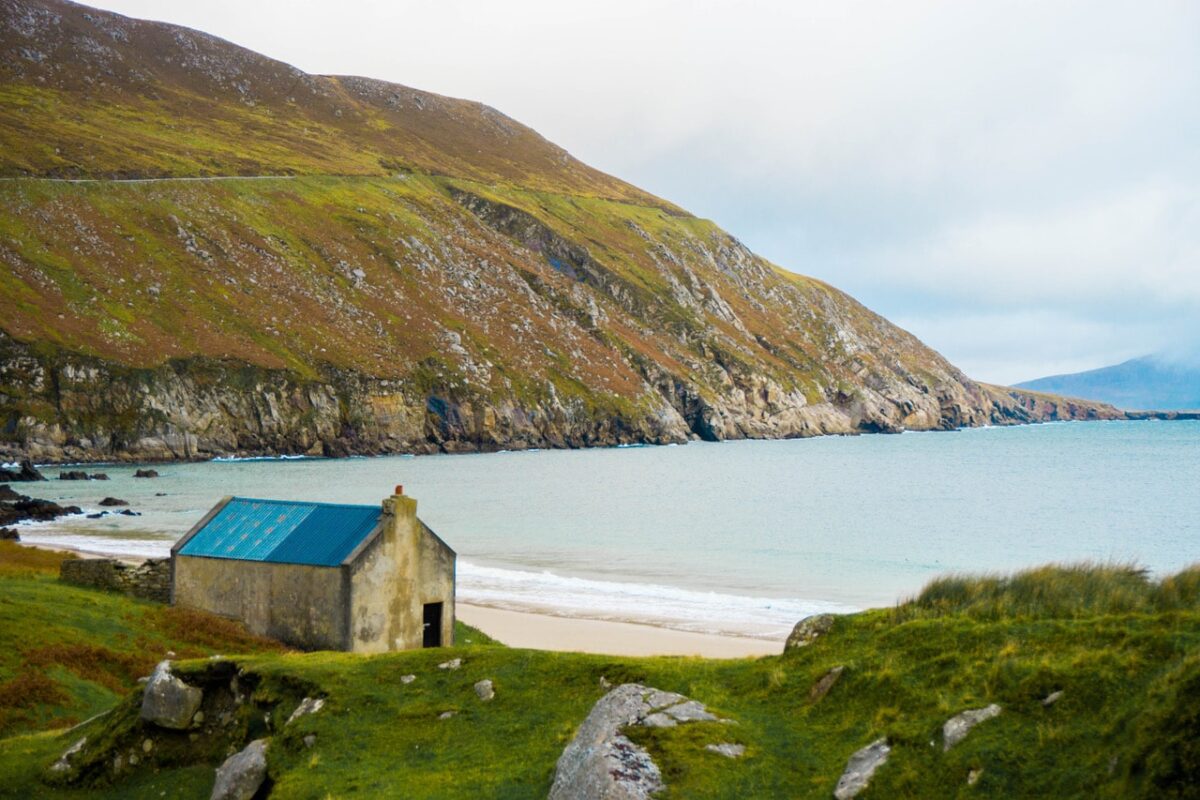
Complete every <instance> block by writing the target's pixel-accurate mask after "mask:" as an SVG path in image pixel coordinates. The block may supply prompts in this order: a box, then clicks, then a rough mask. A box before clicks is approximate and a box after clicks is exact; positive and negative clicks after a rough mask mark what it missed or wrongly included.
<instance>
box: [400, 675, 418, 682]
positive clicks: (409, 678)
mask: <svg viewBox="0 0 1200 800" xmlns="http://www.w3.org/2000/svg"><path fill="white" fill-rule="evenodd" d="M416 679H417V676H416V675H401V676H400V682H401V683H403V684H409V683H412V682H413V681H415V680H416Z"/></svg>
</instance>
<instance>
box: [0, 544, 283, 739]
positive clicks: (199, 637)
mask: <svg viewBox="0 0 1200 800" xmlns="http://www.w3.org/2000/svg"><path fill="white" fill-rule="evenodd" d="M62 559H63V554H61V553H55V552H50V551H44V550H35V549H33V548H28V547H21V546H20V545H16V544H13V543H12V542H3V541H0V582H2V584H3V591H2V592H0V620H3V622H2V623H0V737H4V736H9V735H12V734H13V733H16V732H28V731H31V730H33V731H36V730H42V729H50V728H61V727H63V726H69V725H74V724H76V723H78V722H80V721H82V720H85V719H88V718H89V717H92V716H94V715H95V714H98V713H99V712H101V711H104V710H106V709H108V708H111V707H112V705H113V704H114V703H115V702H116V701H117V700H118V699H119V698H120V697H122V696H124V695H125V694H126V693H127V692H128V691H129V690H130V689H132V688H133V687H134V686H136V685H137V679H138V678H139V677H141V676H143V675H148V674H149V672H150V670H151V669H152V668H153V667H154V665H155V664H156V663H158V662H159V661H161V660H162V659H163V657H164V655H165V654H166V653H168V652H174V653H175V654H176V655H177V656H178V657H180V658H202V657H206V656H210V655H214V654H218V653H228V652H236V653H258V652H280V651H282V650H283V649H284V648H282V647H281V646H280V645H279V644H278V643H277V642H274V641H271V640H267V639H262V638H259V637H256V636H251V635H249V634H247V633H246V631H245V630H244V629H243V628H242V627H241V626H240V625H236V624H234V623H231V622H229V621H227V620H223V619H219V618H216V617H212V616H209V615H207V614H199V613H195V612H189V611H185V610H183V609H175V608H167V607H164V606H161V605H158V604H157V603H149V602H141V601H138V600H132V599H129V598H127V597H124V596H121V595H116V594H107V593H104V592H94V591H89V590H87V589H81V588H78V587H74V586H67V585H65V584H61V583H59V582H58V565H59V563H60V562H61V561H62Z"/></svg>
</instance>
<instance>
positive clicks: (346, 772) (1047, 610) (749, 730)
mask: <svg viewBox="0 0 1200 800" xmlns="http://www.w3.org/2000/svg"><path fill="white" fill-rule="evenodd" d="M1192 576H1193V573H1192V572H1186V573H1183V574H1181V575H1180V576H1176V577H1175V578H1172V579H1167V580H1165V581H1162V582H1154V581H1151V580H1148V579H1147V578H1146V576H1145V575H1144V574H1142V573H1139V572H1137V571H1136V570H1125V569H1110V568H1097V567H1081V568H1068V569H1045V570H1040V571H1035V572H1031V573H1026V574H1023V575H1021V576H1016V577H1013V578H986V579H965V578H954V579H948V581H954V582H955V583H953V584H951V583H948V582H947V581H941V582H937V583H935V584H934V585H932V586H931V587H929V589H928V590H927V591H926V592H925V593H923V594H922V595H921V596H920V597H918V598H917V599H915V600H913V601H912V602H910V603H906V604H903V605H901V606H899V607H897V608H895V609H886V610H877V611H870V612H865V613H862V614H856V615H852V616H847V617H839V618H837V619H836V620H834V622H833V625H832V627H831V628H830V629H829V630H828V632H827V633H825V634H824V635H822V636H820V637H818V638H817V639H816V640H815V641H814V642H813V643H812V644H810V645H808V646H805V647H801V648H797V649H793V650H790V651H788V652H786V653H784V654H782V655H780V656H777V657H769V658H762V659H757V660H749V659H748V660H735V661H713V660H703V659H689V658H613V657H605V656H590V655H582V654H566V653H549V652H540V651H529V650H515V649H508V648H504V647H497V646H493V645H491V644H488V643H482V644H481V643H480V641H481V639H480V638H479V637H478V635H477V634H476V635H473V634H471V633H470V632H467V633H466V634H465V635H463V636H462V638H461V640H460V641H461V642H462V643H461V644H460V646H459V647H456V648H453V649H440V650H425V651H416V652H408V653H395V654H388V655H381V656H372V657H362V656H353V655H349V654H341V653H315V654H297V653H258V654H247V655H244V656H242V655H238V656H235V655H232V654H230V653H227V657H226V658H225V659H222V660H218V661H212V660H197V661H189V662H183V663H180V664H178V665H177V671H178V673H179V674H181V675H183V676H184V677H185V678H187V679H188V680H189V681H192V682H195V683H196V684H197V685H200V684H204V683H205V682H206V681H207V682H209V683H211V682H212V681H213V680H215V677H219V676H218V673H221V672H222V671H224V673H225V674H231V673H232V672H234V671H236V672H237V674H238V675H239V681H240V682H241V684H242V685H243V686H244V687H251V688H247V689H246V691H247V692H248V695H249V697H248V699H247V701H246V703H245V705H244V706H242V707H240V709H241V710H239V711H238V716H237V719H236V721H234V722H231V723H230V728H229V730H230V731H231V732H232V733H231V734H230V735H231V736H232V737H234V738H235V739H236V741H231V742H229V743H228V744H229V746H230V747H240V746H241V745H242V744H244V743H245V740H246V739H248V738H259V737H263V736H268V737H270V739H271V744H270V746H269V749H268V763H269V776H270V781H271V784H270V796H271V797H272V798H308V797H314V798H324V797H348V796H354V795H357V796H364V797H377V796H389V795H392V794H402V795H403V796H406V797H431V798H432V797H446V798H457V797H498V798H526V797H544V796H545V795H546V793H547V791H548V789H549V786H550V783H551V781H552V779H553V775H554V767H555V762H556V760H557V758H558V756H559V754H560V753H561V752H562V750H563V748H564V746H565V745H566V744H567V743H568V742H569V741H570V739H571V737H572V736H573V735H574V732H575V730H576V728H577V727H578V726H579V724H580V722H581V721H582V720H583V719H584V717H585V716H586V715H587V714H588V711H589V710H590V709H591V707H592V705H593V704H594V703H595V702H596V701H597V700H598V699H599V698H600V697H602V696H603V695H604V694H605V692H606V691H607V690H606V688H605V686H606V685H607V684H612V685H616V684H619V683H625V682H638V683H642V684H645V685H648V686H655V687H658V688H661V689H665V690H668V691H675V692H680V693H683V694H686V695H687V696H689V697H692V698H695V699H697V700H700V701H702V702H704V703H706V704H707V705H708V707H709V708H710V709H711V710H712V711H713V712H714V713H716V714H717V715H718V716H720V717H723V718H728V719H731V720H734V721H735V722H736V724H720V723H704V724H695V725H687V726H679V727H676V728H665V729H647V728H639V729H637V730H636V732H631V734H630V735H631V736H632V737H633V738H634V739H635V741H636V742H637V743H639V744H641V745H643V746H645V747H646V748H647V749H648V751H649V752H650V754H651V755H652V756H653V758H654V760H655V761H656V763H657V764H658V765H659V766H660V767H661V769H662V773H663V777H664V780H665V782H666V785H667V788H666V790H665V791H664V793H663V794H662V795H659V796H661V797H668V798H670V797H687V798H694V797H700V798H708V797H738V798H745V797H829V796H831V794H832V791H833V788H834V786H835V784H836V783H837V780H838V777H839V775H840V774H841V772H842V770H843V768H844V766H845V764H846V761H847V759H848V758H849V756H850V755H851V754H852V753H854V752H855V751H856V750H858V749H859V748H861V747H863V746H864V745H866V744H867V743H869V742H871V741H874V740H876V739H879V738H881V737H886V738H887V739H888V741H889V742H890V744H891V747H892V753H891V756H890V759H889V761H888V762H887V763H886V764H885V765H884V766H883V767H881V768H880V769H879V770H878V772H877V773H876V774H875V776H874V777H873V779H872V781H871V784H870V787H869V788H868V789H867V790H866V792H864V793H863V794H862V795H860V796H861V797H933V796H938V797H943V796H947V795H958V794H962V795H979V796H991V797H1029V796H1054V797H1078V796H1084V795H1090V796H1095V797H1130V796H1133V797H1164V796H1165V797H1171V796H1174V797H1189V796H1196V795H1197V789H1196V785H1197V782H1198V781H1200V766H1198V756H1200V749H1198V748H1197V745H1196V744H1195V743H1196V742H1197V741H1200V737H1198V734H1200V718H1198V715H1197V713H1196V710H1195V709H1196V708H1197V707H1200V703H1198V701H1200V610H1198V607H1197V602H1196V593H1195V592H1194V591H1192V589H1190V588H1186V587H1191V586H1194V585H1195V584H1194V582H1193V581H1192ZM3 580H4V582H5V589H6V590H7V588H8V587H9V585H12V584H14V583H17V584H19V583H21V582H22V581H27V580H28V579H27V578H19V579H15V578H12V577H5V578H4V579H3ZM1080 585H1086V586H1089V587H1091V589H1092V590H1093V591H1092V594H1091V595H1090V599H1088V600H1087V602H1086V603H1082V604H1077V605H1076V606H1064V605H1063V604H1062V603H1063V601H1064V600H1065V599H1066V598H1067V597H1068V593H1066V592H1065V590H1066V589H1067V588H1068V587H1075V588H1074V589H1072V590H1071V591H1076V590H1078V588H1079V586H1080ZM951 586H953V587H954V591H950V590H949V587H951ZM46 588H51V587H50V585H49V584H46ZM1106 593H1108V594H1107V599H1105V598H1106ZM5 594H6V596H10V595H9V593H8V592H7V591H6V593H5ZM1134 596H1138V597H1141V600H1139V601H1136V602H1133V601H1131V598H1132V597H1134ZM1038 597H1043V598H1045V601H1044V602H1039V601H1038V600H1037V599H1036V598H1038ZM100 598H103V599H104V601H106V602H107V601H109V600H111V601H112V602H114V603H117V604H128V605H133V604H132V603H131V602H130V601H126V600H123V599H121V598H108V597H106V596H104V595H96V594H94V593H89V592H83V591H78V592H63V593H61V594H58V595H56V596H55V600H54V606H55V607H56V608H58V609H60V610H61V612H62V613H63V614H64V615H67V616H70V615H73V614H74V613H76V610H74V607H75V606H76V605H86V604H87V603H90V602H100ZM42 602H44V601H39V600H37V599H32V600H29V601H27V603H28V604H27V605H25V606H24V607H23V608H22V609H21V612H22V613H23V614H24V615H25V616H26V617H27V618H30V619H32V618H37V617H35V615H37V614H48V613H49V611H48V609H47V607H46V606H44V605H42V604H41V603H42ZM1131 602H1132V605H1131ZM139 607H140V606H139ZM8 618H9V617H8V616H7V615H6V617H5V619H6V620H7V619H8ZM10 624H11V623H10ZM468 639H470V640H472V641H471V643H469V644H467V643H465V640H468ZM451 658H459V659H461V666H460V667H459V668H458V669H442V668H439V664H443V663H445V662H447V661H448V660H449V659H451ZM835 667H843V668H844V670H843V672H842V673H841V676H840V679H839V680H838V681H837V682H836V683H834V684H833V686H832V688H830V689H829V691H828V693H827V694H825V695H824V696H823V697H814V693H813V688H814V686H815V685H816V684H817V683H818V682H819V681H820V680H821V678H822V677H824V676H826V675H828V674H829V673H830V671H831V670H832V669H834V668H835ZM408 675H412V676H415V677H414V678H413V679H412V680H411V681H410V682H407V683H406V682H405V681H404V680H403V678H404V677H405V676H408ZM485 678H487V679H491V680H492V681H493V683H494V686H495V699H493V700H491V701H488V702H485V701H482V700H481V699H480V698H479V697H478V696H477V695H476V693H475V691H474V688H473V687H474V685H475V683H476V682H477V681H480V680H481V679H485ZM602 679H603V680H602ZM1056 692H1061V694H1059V695H1057V700H1056V702H1052V703H1050V704H1046V703H1045V702H1044V701H1045V699H1046V698H1047V697H1048V696H1051V695H1052V694H1053V693H1056ZM303 697H322V698H324V700H325V706H324V708H323V709H322V710H321V711H320V712H318V713H315V714H311V715H308V716H305V717H302V718H300V719H298V720H296V721H295V722H292V723H291V724H284V722H285V720H286V719H287V718H288V716H290V714H291V712H292V711H293V710H294V709H295V708H296V707H297V706H298V705H299V704H300V702H301V700H302V699H303ZM139 703H140V693H139V692H137V691H135V692H133V693H131V694H130V696H129V697H128V698H127V699H126V700H124V701H122V703H121V704H120V705H119V706H118V707H117V709H116V710H115V711H114V712H113V713H110V714H108V715H106V716H105V717H103V718H101V719H99V720H97V721H95V722H91V723H89V724H88V725H85V726H83V727H81V728H80V729H78V730H75V731H72V732H70V733H66V734H54V733H47V732H44V733H40V734H34V735H27V736H18V737H12V738H9V739H7V740H5V741H3V743H2V744H0V795H3V796H44V797H63V798H73V797H85V796H86V797H101V798H103V797H158V796H160V792H164V791H165V792H167V796H171V797H198V798H203V797H207V796H208V793H209V792H210V791H211V787H212V781H213V768H214V767H215V766H216V764H217V763H219V761H220V758H221V757H223V755H224V754H225V752H227V751H228V749H227V748H224V744H225V743H223V742H221V743H217V742H212V741H209V740H207V739H205V738H204V736H198V737H197V738H198V739H200V743H201V744H203V745H204V746H205V747H208V748H210V750H216V749H220V752H219V753H217V755H215V756H214V755H212V754H211V752H208V754H207V755H205V754H197V753H195V752H192V753H189V752H188V751H187V748H186V747H184V746H183V745H181V744H179V743H180V742H183V741H186V736H187V735H186V734H182V733H181V734H177V735H176V738H175V739H174V740H172V739H171V738H170V737H169V736H164V735H161V734H160V733H147V730H146V729H145V728H143V727H141V726H142V723H140V722H139V721H138V720H137V708H138V705H139ZM991 703H996V704H998V705H999V706H1000V707H1001V708H1002V712H1001V713H1000V715H999V716H998V717H996V718H994V719H991V720H988V721H986V722H983V723H981V724H980V725H979V726H978V727H977V728H976V729H975V730H973V731H971V733H970V734H969V735H968V736H967V738H966V739H965V740H964V741H962V742H961V743H960V744H958V745H956V746H955V747H954V748H953V749H950V750H948V751H946V750H944V749H943V739H942V725H943V724H944V723H945V722H946V720H947V719H949V718H950V717H952V716H954V715H956V714H958V713H959V712H961V711H963V710H964V709H972V708H981V707H983V706H986V705H988V704H991ZM268 712H269V714H268ZM84 734H86V735H87V736H88V737H89V739H91V740H92V741H93V742H96V743H100V744H97V745H96V746H97V747H104V746H107V745H105V744H103V743H108V742H112V743H125V744H119V745H117V744H114V745H113V747H114V748H115V749H113V750H111V751H110V755H108V756H106V757H105V758H106V759H107V758H110V757H111V753H114V752H115V753H117V754H122V753H125V752H127V751H128V750H129V744H128V743H133V744H140V743H142V742H143V741H144V739H145V738H151V739H154V742H155V743H154V746H153V749H152V750H151V751H150V753H149V754H147V755H146V756H145V758H144V760H143V761H142V766H141V768H140V769H136V770H129V771H128V772H127V774H126V776H125V777H123V778H121V779H120V780H118V781H116V782H114V781H113V780H112V779H111V777H105V776H104V775H103V774H99V776H98V777H96V778H95V779H94V780H92V781H91V782H90V783H87V784H86V785H79V786H78V787H76V788H64V787H52V786H50V785H48V784H46V783H45V776H46V774H47V773H46V771H45V770H46V768H47V766H48V765H49V764H51V763H52V762H53V761H54V760H55V759H56V758H58V757H59V755H61V754H62V752H63V751H64V750H66V748H67V747H68V746H70V745H71V744H72V743H74V742H75V741H77V740H78V739H79V738H80V737H81V736H83V735H84ZM309 737H311V738H309ZM306 740H307V741H306ZM172 742H175V744H172ZM717 743H734V744H741V745H744V746H745V747H746V751H745V755H744V756H743V757H742V758H739V759H728V758H725V757H724V756H721V755H718V754H715V753H712V752H709V751H707V750H705V745H709V744H717ZM218 744H220V745H221V747H220V748H218V747H217V745H218ZM197 747H199V745H198V746H197ZM122 748H124V749H122ZM138 751H139V752H141V751H140V748H139V749H138ZM197 755H204V758H201V759H199V760H198V761H197V760H196V757H197ZM96 763H98V764H100V765H102V766H103V765H105V764H107V763H108V761H107V760H98V761H97V762H96ZM972 776H973V779H974V783H969V782H968V779H969V777H972Z"/></svg>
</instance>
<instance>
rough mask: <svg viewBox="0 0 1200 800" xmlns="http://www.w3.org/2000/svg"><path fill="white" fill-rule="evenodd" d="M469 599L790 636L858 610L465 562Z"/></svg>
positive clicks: (464, 595)
mask: <svg viewBox="0 0 1200 800" xmlns="http://www.w3.org/2000/svg"><path fill="white" fill-rule="evenodd" d="M458 599H459V601H461V602H463V603H472V604H475V605H485V606H492V607H494V608H503V609H510V610H514V611H539V612H541V613H547V614H553V615H555V616H563V617H578V618H586V619H602V620H621V621H631V622H645V623H649V624H653V625H661V626H663V627H667V628H675V629H677V630H684V631H695V632H701V633H723V634H736V635H742V636H757V637H763V638H779V637H782V636H785V635H786V634H787V633H788V631H790V630H791V629H792V626H794V625H795V624H796V622H797V621H799V620H800V619H802V618H804V617H807V616H809V615H811V614H819V613H826V612H828V613H848V612H852V611H856V610H857V609H855V608H852V607H850V606H845V605H841V604H837V603H827V602H819V601H812V600H802V599H798V598H778V597H747V596H743V595H733V594H723V593H719V592H704V591H696V590H693V589H683V588H679V587H676V586H663V585H659V584H652V583H621V582H617V581H603V580H594V579H590V578H576V577H570V576H563V575H556V574H555V573H553V572H545V571H543V572H532V571H525V570H515V569H501V568H498V567H487V566H481V565H478V564H472V563H470V562H465V561H460V562H459V563H458Z"/></svg>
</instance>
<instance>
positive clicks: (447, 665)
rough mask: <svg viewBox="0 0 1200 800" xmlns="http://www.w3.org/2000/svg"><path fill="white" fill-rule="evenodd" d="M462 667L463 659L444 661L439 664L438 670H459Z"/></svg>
mask: <svg viewBox="0 0 1200 800" xmlns="http://www.w3.org/2000/svg"><path fill="white" fill-rule="evenodd" d="M461 666H462V659H461V658H452V659H450V660H449V661H443V662H442V663H441V664H438V669H458V668H459V667H461Z"/></svg>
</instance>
